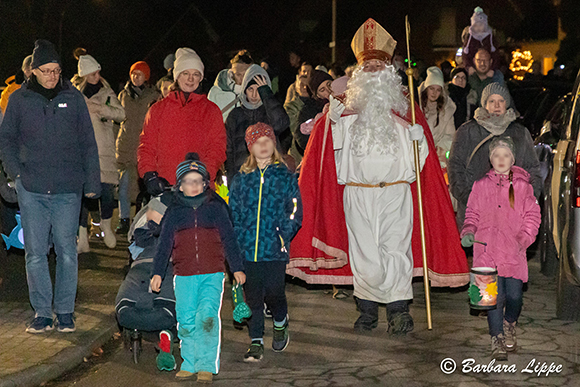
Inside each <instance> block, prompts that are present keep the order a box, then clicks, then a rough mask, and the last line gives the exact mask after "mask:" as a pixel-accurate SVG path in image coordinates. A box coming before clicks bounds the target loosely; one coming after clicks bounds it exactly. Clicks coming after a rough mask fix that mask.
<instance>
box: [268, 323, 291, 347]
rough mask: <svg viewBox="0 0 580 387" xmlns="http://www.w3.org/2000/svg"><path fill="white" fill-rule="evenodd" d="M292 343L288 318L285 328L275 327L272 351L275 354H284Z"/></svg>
mask: <svg viewBox="0 0 580 387" xmlns="http://www.w3.org/2000/svg"><path fill="white" fill-rule="evenodd" d="M289 342H290V335H289V334H288V316H286V322H285V323H284V325H283V326H281V327H277V326H276V325H274V333H273V335H272V349H273V350H274V352H282V351H283V350H285V349H286V347H287V346H288V343H289Z"/></svg>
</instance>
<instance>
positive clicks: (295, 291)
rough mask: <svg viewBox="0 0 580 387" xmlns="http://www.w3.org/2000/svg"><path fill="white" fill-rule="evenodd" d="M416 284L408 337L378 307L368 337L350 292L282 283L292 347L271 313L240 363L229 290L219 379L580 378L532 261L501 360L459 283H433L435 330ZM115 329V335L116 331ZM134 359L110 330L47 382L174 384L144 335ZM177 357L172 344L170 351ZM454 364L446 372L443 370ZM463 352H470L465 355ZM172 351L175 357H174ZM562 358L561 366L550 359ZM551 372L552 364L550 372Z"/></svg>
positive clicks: (546, 284)
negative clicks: (511, 342) (281, 347)
mask: <svg viewBox="0 0 580 387" xmlns="http://www.w3.org/2000/svg"><path fill="white" fill-rule="evenodd" d="M422 289H423V284H422V283H421V282H416V283H415V284H414V291H415V299H414V302H413V304H412V307H411V313H412V315H413V317H414V319H415V330H414V331H413V332H412V333H411V334H409V335H408V336H407V337H403V338H393V337H390V336H389V335H388V334H387V333H386V315H385V310H384V308H381V311H380V313H381V314H380V323H379V327H378V328H377V329H376V330H375V331H373V333H372V334H369V335H357V334H355V333H354V332H353V329H352V324H353V322H354V321H355V320H356V318H357V315H358V314H357V312H356V309H355V305H354V302H353V300H352V297H350V298H347V299H345V300H334V299H332V298H331V296H330V295H329V294H327V292H325V291H324V290H307V289H306V288H305V287H303V286H301V285H300V284H299V283H289V284H288V285H287V296H288V301H289V310H290V337H291V339H290V345H289V346H288V348H287V350H286V351H284V352H282V353H274V352H272V351H271V349H270V345H271V328H270V324H271V320H266V335H265V347H266V352H265V356H264V360H263V361H262V362H261V363H259V364H248V363H244V362H243V361H242V356H243V354H244V352H245V351H246V349H247V345H248V337H247V333H246V331H237V330H235V329H234V328H233V325H232V318H231V316H232V314H231V311H232V308H231V302H230V295H229V294H230V293H229V291H226V296H225V297H226V299H225V301H224V306H223V309H222V318H223V346H222V357H221V371H220V373H219V375H217V376H215V377H214V384H215V385H217V386H222V385H223V386H226V385H232V383H235V384H236V385H243V386H246V385H248V386H249V385H251V386H351V385H356V386H366V385H389V386H405V387H414V386H449V385H457V386H474V387H475V386H505V385H510V386H530V385H532V386H533V385H560V386H580V365H579V364H580V336H579V335H578V329H579V327H580V323H577V322H575V323H570V322H564V321H559V320H556V319H555V318H554V315H555V301H554V300H555V296H554V290H555V285H554V284H553V280H550V279H548V278H546V277H544V276H543V275H541V274H539V265H538V264H537V263H536V262H534V261H531V262H530V283H529V286H528V289H527V292H525V294H524V310H523V312H522V316H521V318H520V323H519V326H518V344H519V346H520V349H519V350H518V352H517V353H516V354H510V358H509V361H508V362H504V363H502V364H505V365H506V366H505V367H503V368H501V369H500V367H497V365H498V364H500V363H496V364H495V365H494V364H491V367H489V366H490V357H489V351H490V349H489V346H490V344H489V335H488V333H487V322H486V320H485V319H484V318H481V317H476V316H471V315H470V314H469V306H468V303H467V294H466V292H465V291H463V290H462V291H448V290H443V291H442V290H438V289H433V292H432V306H433V330H432V331H428V330H427V328H426V325H427V324H426V320H425V306H424V298H423V290H422ZM117 336H119V335H117ZM143 343H144V344H143V352H142V355H141V358H140V362H139V364H134V363H133V361H132V356H131V353H130V352H129V351H128V350H125V349H124V348H123V344H122V339H121V338H120V337H116V338H115V339H114V340H112V341H110V342H109V343H108V344H106V345H105V346H104V347H103V350H104V352H103V354H102V355H99V356H93V357H92V358H90V359H87V362H86V363H85V364H83V365H81V366H80V367H78V368H77V369H75V370H73V371H72V372H70V373H68V374H66V375H65V376H63V377H61V378H60V379H58V380H56V381H53V382H51V383H49V384H47V385H48V386H51V387H57V386H58V387H64V386H73V385H74V386H81V387H84V386H87V387H89V386H143V387H147V386H173V385H184V384H183V382H176V381H175V379H174V374H175V373H168V372H159V371H157V368H156V366H155V356H156V352H155V349H154V345H153V344H152V343H149V342H145V341H144V342H143ZM174 354H175V355H176V359H179V351H178V349H175V350H174ZM447 358H451V359H453V361H455V363H456V364H457V369H456V370H455V371H454V372H452V373H451V374H449V375H447V374H445V373H444V372H442V368H441V367H443V369H444V370H446V371H449V370H450V369H451V368H448V367H450V364H449V363H448V362H449V360H447V363H446V364H442V361H443V360H444V359H447ZM470 359H471V360H470ZM179 362H180V359H179V360H178V363H179ZM558 366H561V367H558ZM557 370H559V372H557Z"/></svg>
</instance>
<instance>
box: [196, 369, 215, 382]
mask: <svg viewBox="0 0 580 387" xmlns="http://www.w3.org/2000/svg"><path fill="white" fill-rule="evenodd" d="M212 381H213V374H212V373H211V372H207V371H199V372H198V373H197V382H198V383H208V384H209V383H211V382H212Z"/></svg>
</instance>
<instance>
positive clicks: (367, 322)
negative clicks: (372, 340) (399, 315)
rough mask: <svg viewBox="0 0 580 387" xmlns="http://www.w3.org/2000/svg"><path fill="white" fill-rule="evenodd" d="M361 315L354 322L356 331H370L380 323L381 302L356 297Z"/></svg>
mask: <svg viewBox="0 0 580 387" xmlns="http://www.w3.org/2000/svg"><path fill="white" fill-rule="evenodd" d="M354 300H355V302H356V305H357V308H358V310H359V311H360V317H359V318H358V319H357V320H356V322H355V323H354V330H355V332H370V331H371V330H373V329H374V328H376V327H377V325H379V304H378V303H377V302H374V301H368V300H362V299H360V298H357V297H355V298H354Z"/></svg>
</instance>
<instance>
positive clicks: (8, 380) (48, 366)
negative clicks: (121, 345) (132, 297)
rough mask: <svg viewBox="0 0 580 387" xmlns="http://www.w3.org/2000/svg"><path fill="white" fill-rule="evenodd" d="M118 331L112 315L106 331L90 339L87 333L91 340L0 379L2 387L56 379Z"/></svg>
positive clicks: (100, 331)
mask: <svg viewBox="0 0 580 387" xmlns="http://www.w3.org/2000/svg"><path fill="white" fill-rule="evenodd" d="M102 323H104V324H106V323H107V321H105V320H103V321H102ZM118 330H119V328H118V326H117V321H116V320H115V317H114V313H112V314H111V315H110V323H109V325H108V326H107V327H106V328H104V329H99V331H98V333H97V335H96V337H94V338H90V335H91V332H90V331H89V332H87V335H88V336H89V338H88V339H87V340H86V342H83V343H80V344H78V345H76V346H74V347H69V348H65V349H63V350H62V351H60V352H59V353H57V354H56V355H54V356H53V357H51V358H49V359H46V360H44V361H43V362H42V363H39V364H37V365H35V366H32V367H29V368H27V369H25V370H22V371H19V372H17V373H14V374H12V375H7V376H5V377H3V378H0V387H29V386H30V387H33V386H39V385H41V384H42V383H46V382H48V381H50V380H53V379H56V378H57V377H59V376H61V375H62V374H64V373H65V372H67V371H70V370H71V369H73V368H75V367H77V366H78V365H79V364H81V363H82V362H83V359H84V358H85V357H89V356H90V355H91V354H92V352H93V349H95V348H98V347H100V346H102V345H103V344H105V343H106V342H107V341H109V340H110V339H111V338H112V337H113V334H114V333H115V332H116V331H118ZM81 340H82V339H81Z"/></svg>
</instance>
